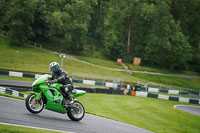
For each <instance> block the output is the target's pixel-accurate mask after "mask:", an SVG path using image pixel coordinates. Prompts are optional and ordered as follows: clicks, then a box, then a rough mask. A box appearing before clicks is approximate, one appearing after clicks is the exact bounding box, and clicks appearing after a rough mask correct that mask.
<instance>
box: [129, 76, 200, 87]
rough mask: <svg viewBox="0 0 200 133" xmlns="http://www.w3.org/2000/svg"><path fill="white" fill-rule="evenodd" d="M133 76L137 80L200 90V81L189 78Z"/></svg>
mask: <svg viewBox="0 0 200 133" xmlns="http://www.w3.org/2000/svg"><path fill="white" fill-rule="evenodd" d="M133 75H134V76H135V77H137V78H142V79H144V80H146V81H151V82H155V83H159V84H165V85H174V86H181V87H184V88H193V89H197V90H200V79H188V78H179V77H172V76H158V75H149V74H141V73H134V74H133ZM180 89H181V88H180Z"/></svg>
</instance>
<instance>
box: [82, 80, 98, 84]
mask: <svg viewBox="0 0 200 133" xmlns="http://www.w3.org/2000/svg"><path fill="white" fill-rule="evenodd" d="M83 84H87V85H95V81H93V80H83Z"/></svg>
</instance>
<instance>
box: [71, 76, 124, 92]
mask: <svg viewBox="0 0 200 133" xmlns="http://www.w3.org/2000/svg"><path fill="white" fill-rule="evenodd" d="M72 78H73V81H74V82H76V83H83V84H88V85H97V86H106V87H111V88H115V89H116V88H121V86H123V79H122V78H114V77H105V76H99V75H92V74H82V73H73V74H72Z"/></svg>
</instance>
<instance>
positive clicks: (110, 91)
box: [0, 70, 200, 104]
mask: <svg viewBox="0 0 200 133" xmlns="http://www.w3.org/2000/svg"><path fill="white" fill-rule="evenodd" d="M0 74H1V75H9V76H17V77H31V78H39V77H40V76H41V75H40V74H28V73H22V72H14V71H2V70H0ZM73 81H74V82H77V83H83V82H84V80H73ZM86 82H87V83H90V84H94V82H92V81H86ZM95 84H98V85H100V82H95ZM104 85H105V84H104ZM108 85H109V86H110V85H111V84H110V83H108ZM21 86H22V87H23V84H22V85H21ZM18 87H19V86H18ZM124 87H127V88H129V89H130V88H133V87H134V86H132V85H124ZM135 88H137V90H143V91H147V92H140V91H135V92H134V93H133V92H132V91H131V90H129V91H128V92H127V93H126V94H128V95H132V96H134V95H135V96H142V97H151V98H158V99H165V100H171V101H178V102H185V103H193V104H200V99H190V98H184V97H172V96H167V95H161V94H152V93H148V91H152V92H162V93H168V94H169V93H171V94H188V93H191V94H194V95H199V93H200V92H199V91H194V90H190V91H188V92H186V91H184V92H183V91H178V90H170V91H169V90H164V89H158V88H145V87H139V86H135ZM76 89H80V90H85V91H86V92H88V93H104V94H117V95H124V91H123V90H118V89H101V88H89V87H76ZM125 91H126V90H125ZM0 92H1V93H2V92H4V93H6V94H11V95H17V96H21V97H23V96H24V94H22V93H16V92H15V91H14V90H10V89H7V88H6V89H2V87H1V88H0Z"/></svg>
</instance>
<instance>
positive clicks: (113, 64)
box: [77, 56, 124, 69]
mask: <svg viewBox="0 0 200 133" xmlns="http://www.w3.org/2000/svg"><path fill="white" fill-rule="evenodd" d="M77 58H78V59H80V60H83V61H86V62H89V63H92V64H96V65H99V66H104V67H110V68H117V69H124V68H123V66H122V65H121V64H119V63H117V62H114V61H110V60H105V59H99V58H92V57H84V56H77Z"/></svg>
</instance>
